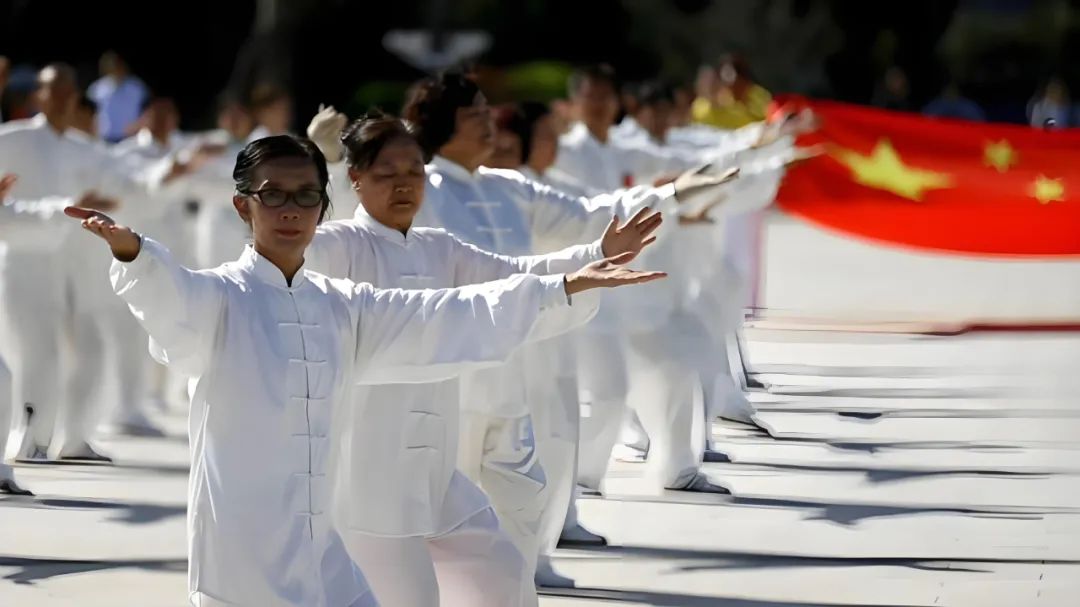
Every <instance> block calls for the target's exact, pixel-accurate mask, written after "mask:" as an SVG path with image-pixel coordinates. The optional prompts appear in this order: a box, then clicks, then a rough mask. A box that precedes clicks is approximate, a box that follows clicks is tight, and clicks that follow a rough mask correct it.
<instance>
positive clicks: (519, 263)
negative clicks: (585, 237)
mask: <svg viewBox="0 0 1080 607" xmlns="http://www.w3.org/2000/svg"><path fill="white" fill-rule="evenodd" d="M446 237H447V238H448V239H449V240H450V242H451V247H452V252H451V255H452V256H453V268H454V284H455V285H468V284H476V283H481V282H488V281H491V280H499V279H501V278H507V277H509V276H511V275H513V274H537V275H547V274H566V273H568V272H573V271H575V270H579V269H581V268H582V267H583V266H585V265H587V264H589V263H592V262H594V261H597V260H600V259H603V258H604V252H603V250H602V249H601V247H600V241H599V240H597V241H596V242H593V243H592V244H587V245H572V246H569V247H566V248H565V249H561V250H559V251H555V252H554V253H547V254H545V255H522V256H519V257H512V256H510V255H498V254H496V253H492V252H490V251H485V250H483V249H481V248H479V247H477V246H475V245H472V244H469V243H466V242H463V241H461V240H459V239H458V238H457V237H456V236H453V235H452V234H447V235H446Z"/></svg>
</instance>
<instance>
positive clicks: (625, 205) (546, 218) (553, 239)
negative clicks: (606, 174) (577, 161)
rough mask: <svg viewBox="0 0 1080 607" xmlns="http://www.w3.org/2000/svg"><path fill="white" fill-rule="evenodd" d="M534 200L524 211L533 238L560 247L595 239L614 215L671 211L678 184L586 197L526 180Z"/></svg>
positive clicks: (525, 185)
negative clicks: (642, 210)
mask: <svg viewBox="0 0 1080 607" xmlns="http://www.w3.org/2000/svg"><path fill="white" fill-rule="evenodd" d="M523 185H524V187H525V189H526V194H527V196H529V198H530V200H529V201H527V203H526V205H525V208H524V209H523V211H524V212H525V213H526V216H527V217H528V218H529V223H530V227H531V231H532V234H533V237H534V238H536V239H539V240H543V241H545V242H549V243H556V246H564V247H565V246H568V245H571V244H579V243H584V242H591V241H593V240H595V239H597V238H599V237H600V236H601V235H602V234H603V233H604V228H606V227H607V224H608V222H610V221H611V217H612V216H613V215H615V216H618V217H619V218H620V219H626V218H628V217H630V216H632V215H633V214H634V213H637V212H638V211H640V210H641V209H644V208H653V209H656V210H659V211H661V212H670V211H671V210H673V209H674V208H675V206H676V202H675V186H673V185H671V184H668V185H665V186H662V187H659V188H653V187H645V186H639V187H634V188H630V189H624V190H616V191H614V192H606V193H603V194H600V195H598V196H593V197H591V198H586V197H584V196H571V195H569V194H566V193H563V192H561V191H559V190H556V189H553V188H551V187H549V186H546V185H543V184H540V183H536V182H535V181H528V180H526V182H525V184H523Z"/></svg>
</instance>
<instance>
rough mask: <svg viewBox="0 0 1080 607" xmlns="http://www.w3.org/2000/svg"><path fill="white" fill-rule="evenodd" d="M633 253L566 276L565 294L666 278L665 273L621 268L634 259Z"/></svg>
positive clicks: (600, 262)
mask: <svg viewBox="0 0 1080 607" xmlns="http://www.w3.org/2000/svg"><path fill="white" fill-rule="evenodd" d="M634 255H635V254H634V253H630V252H627V253H623V254H622V255H617V256H615V257H609V258H607V259H601V260H600V261H594V262H592V263H590V264H589V265H587V266H585V267H584V268H581V269H580V270H578V271H577V272H571V273H570V274H567V275H566V294H567V295H573V294H574V293H581V292H582V291H588V290H589V289H610V288H612V287H621V286H623V285H635V284H639V283H643V282H651V281H653V280H659V279H661V278H664V277H665V276H667V273H666V272H639V271H637V270H631V269H630V268H626V267H623V264H626V263H629V262H630V260H631V259H633V258H634Z"/></svg>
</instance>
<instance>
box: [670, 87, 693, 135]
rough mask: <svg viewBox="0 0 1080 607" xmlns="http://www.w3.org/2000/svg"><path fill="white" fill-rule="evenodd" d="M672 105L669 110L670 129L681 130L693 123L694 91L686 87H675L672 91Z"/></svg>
mask: <svg viewBox="0 0 1080 607" xmlns="http://www.w3.org/2000/svg"><path fill="white" fill-rule="evenodd" d="M673 93H674V95H675V99H674V104H673V105H672V108H671V127H672V128H683V127H687V126H690V124H692V123H693V121H694V110H693V108H694V89H693V87H690V86H687V85H680V86H676V87H675V88H674V91H673Z"/></svg>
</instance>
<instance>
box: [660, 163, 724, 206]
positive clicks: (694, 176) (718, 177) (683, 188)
mask: <svg viewBox="0 0 1080 607" xmlns="http://www.w3.org/2000/svg"><path fill="white" fill-rule="evenodd" d="M712 171H713V167H712V165H711V164H706V165H703V166H700V167H698V168H696V169H692V170H689V171H686V172H685V173H683V174H682V175H679V176H678V177H676V178H675V199H676V200H677V201H679V202H686V201H687V200H688V199H689V198H690V197H691V196H695V195H697V194H702V193H705V192H707V191H709V190H711V189H717V188H719V186H721V185H724V184H725V183H728V182H730V181H732V180H734V179H735V178H737V177H738V176H739V168H738V167H732V168H729V169H727V170H725V171H723V172H722V173H719V174H717V173H714V172H712ZM718 193H719V192H718Z"/></svg>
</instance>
